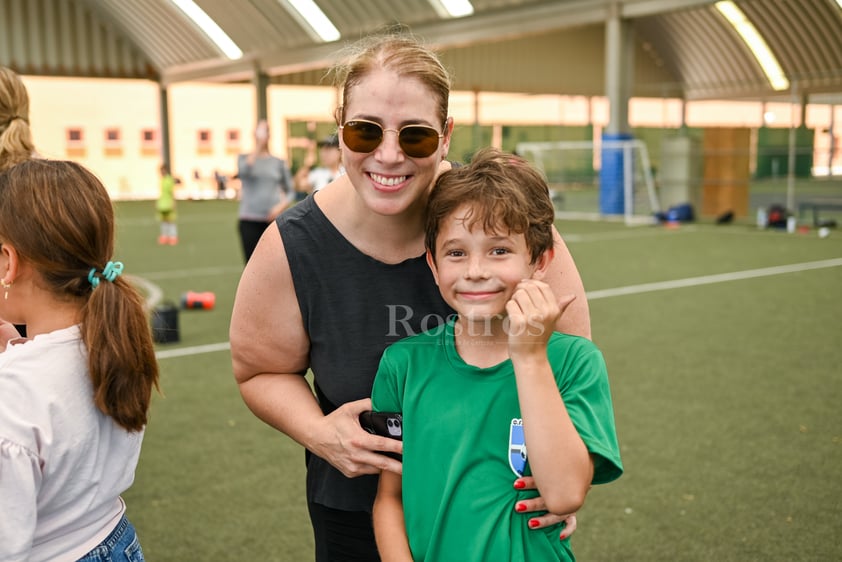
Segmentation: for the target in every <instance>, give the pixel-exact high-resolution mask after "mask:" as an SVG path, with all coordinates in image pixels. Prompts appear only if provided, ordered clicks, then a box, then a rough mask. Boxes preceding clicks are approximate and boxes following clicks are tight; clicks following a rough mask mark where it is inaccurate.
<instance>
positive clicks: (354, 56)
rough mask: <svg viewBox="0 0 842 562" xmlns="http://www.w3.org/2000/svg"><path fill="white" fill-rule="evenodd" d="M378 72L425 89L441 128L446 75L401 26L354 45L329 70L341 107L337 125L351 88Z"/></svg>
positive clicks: (447, 88)
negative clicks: (432, 98) (430, 95)
mask: <svg viewBox="0 0 842 562" xmlns="http://www.w3.org/2000/svg"><path fill="white" fill-rule="evenodd" d="M380 69H384V70H390V71H392V72H395V73H396V74H397V75H398V76H403V77H409V78H415V79H417V80H418V81H420V82H421V83H422V84H424V85H425V86H427V87H428V88H429V89H430V91H431V92H432V93H433V95H434V96H436V98H437V99H436V101H437V102H438V113H439V115H438V117H439V121H440V122H441V125H442V126H444V124H445V122H446V121H447V110H448V98H449V96H450V86H451V79H450V75H449V73H448V72H447V69H446V68H445V67H444V65H443V64H442V63H441V61H440V60H439V58H438V56H437V55H436V54H435V53H434V52H433V51H432V50H430V49H429V48H428V47H426V46H424V45H423V44H422V43H421V42H420V41H419V40H418V39H416V38H415V37H414V36H413V35H411V34H410V33H409V32H408V31H407V30H406V29H405V28H403V27H401V26H396V27H392V28H388V29H386V30H384V31H383V32H381V33H376V34H373V35H370V36H367V37H365V38H363V39H361V40H360V41H358V42H356V43H354V44H353V45H351V46H350V47H349V50H347V51H346V52H345V56H344V57H343V58H342V59H341V60H340V62H338V63H337V64H336V65H334V67H333V68H332V69H331V72H332V73H333V77H334V78H333V81H334V84H335V85H336V86H337V87H338V88H339V89H340V90H341V91H342V105H340V106H339V107H338V108H337V109H336V113H335V118H336V124H337V125H343V124H344V122H345V107H347V106H348V104H349V103H350V99H351V95H352V92H353V89H354V86H356V85H357V84H359V83H360V82H362V80H363V79H364V78H365V77H366V76H367V75H368V74H369V73H371V72H373V71H375V70H380Z"/></svg>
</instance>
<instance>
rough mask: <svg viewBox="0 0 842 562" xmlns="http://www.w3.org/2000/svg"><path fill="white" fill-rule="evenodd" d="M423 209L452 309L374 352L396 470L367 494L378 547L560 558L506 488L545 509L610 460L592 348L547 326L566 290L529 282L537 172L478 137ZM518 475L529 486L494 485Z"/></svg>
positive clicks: (425, 553) (541, 261)
mask: <svg viewBox="0 0 842 562" xmlns="http://www.w3.org/2000/svg"><path fill="white" fill-rule="evenodd" d="M427 211H428V215H427V222H426V241H425V243H426V247H427V262H428V264H429V266H430V268H431V269H432V271H433V275H434V277H435V279H436V283H437V284H438V286H439V290H440V291H441V294H442V296H443V298H444V300H445V301H446V302H447V303H448V304H449V305H450V306H451V307H452V308H453V309H454V310H455V311H456V314H455V315H454V316H453V317H452V318H450V319H448V321H447V322H446V323H445V324H444V325H442V326H439V327H437V328H434V329H432V330H429V331H427V332H423V333H420V334H418V335H415V336H411V337H408V338H406V339H404V340H402V341H400V342H398V343H395V344H393V345H392V346H390V347H389V348H387V349H386V351H385V353H384V355H383V358H382V360H381V362H380V367H379V369H378V372H377V377H376V379H375V382H374V389H373V392H372V404H373V407H374V409H375V410H378V411H382V412H400V413H402V415H403V474H402V475H400V474H397V473H393V472H386V471H384V472H383V473H382V474H381V476H380V485H379V489H378V493H377V499H376V500H375V505H374V527H375V534H376V539H377V545H378V548H379V550H380V553H381V556H382V558H383V560H385V561H390V562H391V561H396V560H459V561H477V562H480V561H483V562H484V561H488V560H506V561H516V560H518V561H520V560H530V561H531V560H541V561H545V560H572V559H573V554H572V551H571V549H570V545H569V539H564V540H559V536H560V534H559V531H560V524H559V526H556V527H555V528H552V527H550V528H548V529H546V531H545V532H543V533H536V532H529V528H530V527H531V526H533V525H534V519H532V517H531V516H530V514H527V513H518V511H525V506H522V505H521V504H519V503H516V502H518V501H520V500H524V499H527V498H531V497H534V496H535V495H536V493H538V494H540V495H541V496H542V497H543V498H544V500H545V501H546V505H547V509H548V510H549V511H550V512H553V513H558V514H564V513H573V512H575V511H577V510H579V509H580V508H581V507H582V505H583V503H584V501H585V497H586V495H587V493H588V490H589V488H590V486H591V485H592V484H600V483H605V482H610V481H612V480H614V479H616V478H618V477H619V476H620V475H621V474H622V464H621V462H620V454H619V447H618V444H617V437H616V432H615V428H614V414H613V409H612V404H611V395H610V390H609V385H608V376H607V372H606V369H605V363H604V361H603V358H602V354H601V353H600V351H599V350H598V349H597V348H596V346H595V345H594V344H593V343H592V342H591V341H589V340H587V339H585V338H582V337H578V336H571V335H566V334H561V333H558V332H554V331H553V326H554V325H555V323H556V321H557V319H558V318H559V317H560V315H561V314H562V312H563V310H564V308H566V306H567V305H568V304H570V302H572V300H573V299H572V297H569V296H568V297H565V298H563V299H562V300H561V303H559V301H558V300H557V299H556V296H555V295H553V293H552V291H551V290H550V288H549V286H548V285H547V284H545V283H544V282H542V281H541V279H542V276H543V275H544V272H545V271H546V268H547V266H548V264H549V263H550V261H551V260H552V259H553V234H552V227H553V221H554V216H555V212H554V209H553V205H552V201H551V200H550V195H549V190H548V188H547V184H546V182H545V181H544V179H543V178H542V177H541V175H540V174H539V173H538V172H537V171H535V170H534V169H533V168H531V167H530V166H529V165H528V163H527V162H526V161H525V160H523V159H521V158H518V157H516V156H513V155H508V154H503V153H501V152H498V151H496V150H494V149H486V150H484V151H481V152H480V153H478V154H477V155H476V157H475V158H474V160H473V161H472V162H471V164H470V165H468V166H464V167H461V168H455V169H453V170H451V171H448V172H445V173H443V174H442V175H441V176H440V177H439V179H438V180H437V181H436V184H435V186H434V187H433V189H432V191H431V193H430V198H429V201H428V206H427ZM527 451H528V453H527ZM524 474H531V475H532V476H534V478H535V481H536V484H537V487H538V490H537V492H536V491H523V490H517V489H514V488H512V487H511V486H510V485H509V486H507V485H506V483H507V482H511V478H512V476H513V475H514V476H516V477H517V476H522V475H524ZM512 504H515V506H516V507H515V510H512V507H511V506H512Z"/></svg>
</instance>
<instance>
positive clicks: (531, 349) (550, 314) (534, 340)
mask: <svg viewBox="0 0 842 562" xmlns="http://www.w3.org/2000/svg"><path fill="white" fill-rule="evenodd" d="M575 298H576V296H575V295H568V296H566V297H564V298H563V299H562V300H561V301H558V300H556V297H555V295H554V294H553V291H552V289H551V288H550V286H549V285H547V284H546V283H544V282H543V281H539V280H537V279H524V280H523V281H521V282H520V283H519V284H518V286H517V288H516V289H515V292H514V294H513V295H512V298H511V300H509V302H508V303H506V313H507V314H508V322H509V326H508V334H509V353H510V355H512V356H514V355H516V354H518V355H519V354H525V353H541V354H545V351H544V350H545V348H546V345H547V341H548V340H549V339H550V334H552V332H553V330H554V329H555V324H556V322H557V321H558V319H559V317H561V315H562V313H563V312H564V310H565V309H566V308H567V307H568V306H569V305H570V303H571V302H573V300H574V299H575Z"/></svg>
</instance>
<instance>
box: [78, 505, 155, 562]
mask: <svg viewBox="0 0 842 562" xmlns="http://www.w3.org/2000/svg"><path fill="white" fill-rule="evenodd" d="M144 560H145V558H143V550H141V548H140V541H138V540H137V533H136V532H135V530H134V525H132V524H131V523H129V520H128V519H126V516H125V515H123V518H122V519H120V522H119V523H117V526H116V527H114V530H113V531H111V534H110V535H108V536H107V537H105V540H104V541H102V542H101V543H99V546H97V547H96V548H94V549H93V550H92V551H90V552H89V553H87V554H86V555H85V556H83V557H82V558H80V559H79V560H78V561H77V562H144Z"/></svg>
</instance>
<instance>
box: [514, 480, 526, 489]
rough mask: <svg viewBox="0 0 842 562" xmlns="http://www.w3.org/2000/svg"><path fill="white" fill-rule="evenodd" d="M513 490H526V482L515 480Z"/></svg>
mask: <svg viewBox="0 0 842 562" xmlns="http://www.w3.org/2000/svg"><path fill="white" fill-rule="evenodd" d="M515 488H516V489H518V490H522V489H524V488H526V482H524V481H523V480H515Z"/></svg>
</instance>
